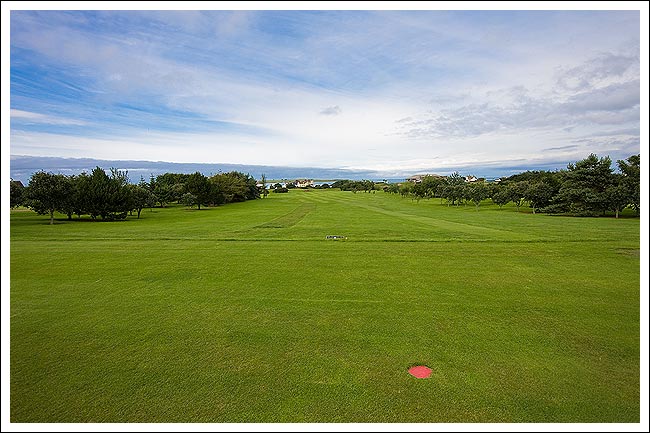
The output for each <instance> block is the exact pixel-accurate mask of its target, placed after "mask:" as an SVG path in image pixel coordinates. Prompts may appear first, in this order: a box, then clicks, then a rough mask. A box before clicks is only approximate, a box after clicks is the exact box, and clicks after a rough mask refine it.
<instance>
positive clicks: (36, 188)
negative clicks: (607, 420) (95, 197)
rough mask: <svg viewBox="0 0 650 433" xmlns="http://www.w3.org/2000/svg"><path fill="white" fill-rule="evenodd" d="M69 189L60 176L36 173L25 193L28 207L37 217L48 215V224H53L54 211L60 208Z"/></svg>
mask: <svg viewBox="0 0 650 433" xmlns="http://www.w3.org/2000/svg"><path fill="white" fill-rule="evenodd" d="M69 187H70V183H69V182H68V181H67V179H66V177H65V176H64V175H62V174H53V173H46V172H44V171H39V172H36V173H34V174H33V175H32V177H31V178H30V180H29V185H28V187H27V191H26V198H27V200H28V203H29V204H28V205H29V207H31V208H32V209H33V210H34V211H35V212H36V213H37V214H39V215H46V214H49V215H50V224H54V211H55V210H57V209H59V208H61V207H62V204H63V202H64V201H65V199H66V196H67V195H68V194H69V192H70V191H69Z"/></svg>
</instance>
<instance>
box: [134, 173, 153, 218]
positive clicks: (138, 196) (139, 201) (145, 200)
mask: <svg viewBox="0 0 650 433" xmlns="http://www.w3.org/2000/svg"><path fill="white" fill-rule="evenodd" d="M129 188H131V197H132V202H133V208H134V209H135V210H136V212H138V219H140V212H142V209H144V208H145V207H146V206H147V205H148V204H149V203H151V201H152V200H151V196H152V194H151V191H149V190H148V189H147V188H146V187H145V186H144V185H143V182H142V181H140V184H138V185H129Z"/></svg>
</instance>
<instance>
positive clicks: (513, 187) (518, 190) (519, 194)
mask: <svg viewBox="0 0 650 433" xmlns="http://www.w3.org/2000/svg"><path fill="white" fill-rule="evenodd" d="M528 185H529V184H528V182H527V181H525V180H521V181H518V182H514V183H510V184H508V186H507V187H506V188H507V191H508V194H509V197H510V201H511V202H513V203H514V204H515V206H517V212H519V208H520V207H521V205H522V204H523V203H524V201H525V200H526V191H528Z"/></svg>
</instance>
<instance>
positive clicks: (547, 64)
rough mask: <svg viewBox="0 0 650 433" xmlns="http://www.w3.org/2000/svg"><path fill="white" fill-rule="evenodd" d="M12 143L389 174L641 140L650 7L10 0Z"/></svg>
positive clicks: (564, 156)
mask: <svg viewBox="0 0 650 433" xmlns="http://www.w3.org/2000/svg"><path fill="white" fill-rule="evenodd" d="M10 44H11V63H10V65H11V107H10V111H11V154H13V155H32V156H58V157H80V158H81V157H84V158H97V159H122V160H124V159H138V160H153V161H170V162H214V163H218V162H223V163H240V164H265V165H287V166H317V167H328V168H333V167H336V168H355V169H369V170H377V171H381V172H384V173H386V174H387V175H388V176H390V175H391V174H395V175H397V174H398V173H400V174H401V173H409V172H410V173H413V172H424V171H436V172H441V173H444V172H446V171H449V170H452V169H462V168H463V167H470V166H471V167H476V166H485V167H492V168H495V167H496V168H498V167H500V166H503V167H512V166H531V167H534V166H553V165H554V164H555V165H557V166H564V165H566V162H571V161H575V160H577V159H581V158H584V157H585V156H587V155H588V154H589V153H592V152H593V153H597V154H599V155H610V156H611V157H612V159H614V160H615V159H620V158H626V157H628V156H629V155H631V154H634V153H639V152H640V109H639V107H640V79H641V77H640V60H639V53H640V28H639V12H638V11H537V12H535V11H301V12H299V11H85V12H84V11H15V10H14V11H11V42H10Z"/></svg>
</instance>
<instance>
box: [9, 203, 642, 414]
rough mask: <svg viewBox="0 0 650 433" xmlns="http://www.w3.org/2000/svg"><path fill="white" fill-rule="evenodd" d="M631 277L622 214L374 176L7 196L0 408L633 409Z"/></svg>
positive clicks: (635, 235)
mask: <svg viewBox="0 0 650 433" xmlns="http://www.w3.org/2000/svg"><path fill="white" fill-rule="evenodd" d="M326 235H344V236H348V240H346V241H327V240H325V236H326ZM639 274H640V263H639V220H638V219H636V218H623V219H619V220H615V219H613V218H570V217H552V216H546V215H531V214H528V213H523V212H522V213H517V212H516V210H515V209H514V208H509V207H508V208H504V209H503V210H499V209H498V208H497V207H491V206H486V207H482V208H481V210H480V211H478V212H477V211H475V209H474V207H473V206H467V207H462V206H461V207H459V208H453V207H452V208H448V207H447V206H445V205H441V204H440V201H439V200H431V201H421V202H420V203H416V202H414V201H411V200H410V199H402V198H400V197H397V196H389V195H388V194H384V193H381V192H377V193H376V194H365V193H358V194H352V193H350V192H339V191H291V192H290V193H288V194H271V195H270V196H269V197H268V198H267V199H264V200H256V201H253V202H246V203H239V204H230V205H227V206H223V207H218V208H209V209H205V210H204V209H202V210H201V211H196V210H188V209H185V208H181V207H172V208H168V209H154V210H153V212H150V211H149V209H146V210H144V211H143V212H142V219H141V220H136V219H129V220H127V221H124V222H115V223H102V222H95V223H93V222H66V221H65V220H64V219H63V218H62V219H61V220H59V221H58V224H55V225H54V226H49V225H48V218H47V217H43V216H37V215H35V214H34V213H32V212H26V211H13V212H12V214H11V367H10V368H11V420H12V421H13V422H30V421H35V422H64V421H65V422H86V421H94V422H462V421H465V422H638V421H639ZM416 363H423V364H426V365H428V366H429V367H431V368H432V369H433V374H432V376H431V378H429V379H422V380H419V379H415V378H413V377H411V376H409V375H408V374H407V371H406V370H407V369H408V367H410V366H411V365H413V364H416Z"/></svg>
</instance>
